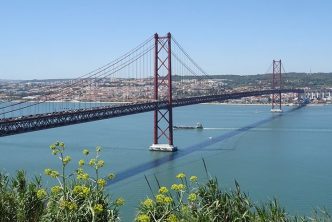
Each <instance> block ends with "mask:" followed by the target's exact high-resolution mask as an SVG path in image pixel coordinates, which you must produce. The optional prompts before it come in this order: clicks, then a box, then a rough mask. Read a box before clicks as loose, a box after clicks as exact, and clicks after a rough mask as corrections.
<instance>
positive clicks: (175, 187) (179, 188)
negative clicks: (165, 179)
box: [171, 183, 186, 191]
mask: <svg viewBox="0 0 332 222" xmlns="http://www.w3.org/2000/svg"><path fill="white" fill-rule="evenodd" d="M171 189H172V190H175V191H184V190H185V189H186V186H185V185H183V184H182V183H180V184H173V185H172V186H171Z"/></svg>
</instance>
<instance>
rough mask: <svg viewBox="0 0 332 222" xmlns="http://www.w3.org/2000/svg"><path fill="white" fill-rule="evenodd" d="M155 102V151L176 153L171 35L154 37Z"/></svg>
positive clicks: (152, 148) (152, 147)
mask: <svg viewBox="0 0 332 222" xmlns="http://www.w3.org/2000/svg"><path fill="white" fill-rule="evenodd" d="M154 39H155V56H154V100H155V102H156V107H155V111H154V128H153V144H152V145H151V146H150V150H153V151H169V152H173V151H176V150H177V148H176V147H175V146H174V144H173V109H172V102H173V100H172V62H171V57H172V51H171V42H172V38H171V33H168V34H167V36H163V37H161V36H158V34H157V33H156V34H155V35H154ZM158 101H163V104H164V102H165V101H166V102H167V107H166V108H165V107H163V108H162V107H161V104H162V103H161V102H158Z"/></svg>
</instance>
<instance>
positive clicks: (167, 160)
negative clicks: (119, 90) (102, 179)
mask: <svg viewBox="0 0 332 222" xmlns="http://www.w3.org/2000/svg"><path fill="white" fill-rule="evenodd" d="M285 109H286V110H287V109H288V110H290V109H291V107H286V108H285ZM269 110H270V107H269V106H240V105H234V106H232V105H195V106H188V107H182V108H177V109H174V124H175V125H195V124H196V122H201V123H202V124H203V125H204V127H205V129H204V130H202V131H199V130H175V131H174V141H175V144H176V145H177V146H178V148H179V151H178V152H177V153H159V152H150V151H148V147H149V146H150V145H151V143H152V126H153V123H152V120H153V114H152V113H144V114H137V115H133V116H127V117H120V118H114V119H110V120H102V121H97V122H92V123H84V124H80V125H73V126H68V127H62V128H55V129H50V130H45V131H40V132H33V133H27V134H21V135H16V136H10V137H4V138H0V149H1V150H0V152H1V155H0V169H1V170H5V171H7V172H9V173H11V174H13V173H14V172H15V170H17V169H25V170H26V171H27V173H28V174H29V175H30V176H31V175H35V174H42V172H43V169H44V168H57V167H58V162H57V160H56V159H55V158H54V157H53V156H52V155H51V154H50V150H49V148H48V147H49V144H51V143H53V142H55V141H57V140H61V141H64V142H65V143H66V147H67V148H66V149H67V151H68V154H69V155H71V156H72V158H73V159H74V160H79V159H80V158H81V157H82V155H81V150H82V149H83V148H90V149H91V150H92V149H94V147H96V146H97V145H101V146H102V147H103V153H102V156H103V158H104V159H105V161H106V166H105V169H104V173H108V172H115V173H118V180H117V181H114V183H112V184H110V185H109V186H108V187H107V190H108V192H110V193H111V194H112V196H113V197H119V196H122V197H124V198H125V199H126V206H125V207H124V208H123V209H122V217H123V218H124V220H125V221H130V220H131V219H132V218H133V217H134V215H135V211H136V207H137V206H138V203H139V201H140V200H142V199H143V198H145V197H146V196H147V195H151V194H150V190H149V188H148V185H147V183H146V181H145V179H144V175H146V176H147V178H148V180H149V181H150V182H151V184H152V186H154V187H155V185H156V184H155V179H154V176H156V177H157V178H158V179H159V181H160V182H161V183H162V184H165V185H170V184H172V183H173V182H175V179H174V177H175V175H176V174H177V173H178V172H182V171H184V172H186V174H188V175H197V176H198V177H200V178H201V180H202V181H205V180H206V177H207V176H206V173H205V170H204V167H203V162H202V158H204V160H205V162H206V165H207V168H208V171H209V173H210V174H211V175H213V176H216V177H218V179H219V181H220V182H221V185H222V186H223V187H224V188H229V187H232V186H233V184H234V179H236V180H237V181H238V182H239V183H240V185H241V187H242V189H243V191H245V192H247V193H248V194H249V196H250V197H251V199H253V200H254V201H257V202H260V201H264V200H268V199H271V198H273V197H277V198H278V199H279V200H280V201H281V203H282V204H283V205H284V206H285V207H286V208H287V210H288V211H289V212H290V213H292V214H297V213H301V214H304V213H305V214H309V213H310V212H311V210H312V209H313V208H315V207H318V206H320V207H326V208H327V209H328V210H329V211H330V212H332V177H331V176H332V175H331V174H332V173H331V169H332V161H331V158H332V147H331V146H330V140H331V137H332V124H331V123H332V115H331V114H332V106H307V107H305V108H302V109H298V110H296V111H289V112H285V113H284V114H282V115H281V116H279V115H278V114H272V113H270V112H269ZM70 167H71V169H74V168H75V167H76V163H74V162H73V163H72V164H71V165H70ZM44 183H45V184H46V185H49V184H52V183H53V181H49V180H47V179H46V178H45V180H44Z"/></svg>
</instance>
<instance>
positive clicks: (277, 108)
mask: <svg viewBox="0 0 332 222" xmlns="http://www.w3.org/2000/svg"><path fill="white" fill-rule="evenodd" d="M281 67H282V66H281V60H279V61H276V60H273V73H272V89H273V90H275V89H276V90H279V92H277V93H273V94H272V108H271V112H278V113H280V112H282V109H281Z"/></svg>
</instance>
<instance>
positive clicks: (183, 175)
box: [176, 173, 186, 179]
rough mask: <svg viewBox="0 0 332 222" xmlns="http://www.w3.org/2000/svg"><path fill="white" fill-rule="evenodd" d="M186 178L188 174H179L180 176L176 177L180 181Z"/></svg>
mask: <svg viewBox="0 0 332 222" xmlns="http://www.w3.org/2000/svg"><path fill="white" fill-rule="evenodd" d="M185 177H186V174H184V173H179V174H178V175H176V178H178V179H183V178H185Z"/></svg>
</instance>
